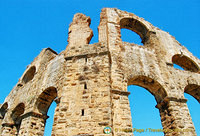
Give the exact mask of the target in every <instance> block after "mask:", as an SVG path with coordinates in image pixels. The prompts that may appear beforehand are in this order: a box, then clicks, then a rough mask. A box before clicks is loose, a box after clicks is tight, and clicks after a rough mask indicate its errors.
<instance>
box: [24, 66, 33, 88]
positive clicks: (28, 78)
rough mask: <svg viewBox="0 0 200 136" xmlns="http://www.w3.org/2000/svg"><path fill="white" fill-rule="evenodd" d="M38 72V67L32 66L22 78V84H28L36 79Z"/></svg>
mask: <svg viewBox="0 0 200 136" xmlns="http://www.w3.org/2000/svg"><path fill="white" fill-rule="evenodd" d="M35 72H36V67H35V66H32V67H30V68H29V69H28V71H27V72H26V73H25V75H24V77H23V78H22V82H23V83H25V84H26V83H28V82H29V81H31V80H32V79H33V78H34V75H35Z"/></svg>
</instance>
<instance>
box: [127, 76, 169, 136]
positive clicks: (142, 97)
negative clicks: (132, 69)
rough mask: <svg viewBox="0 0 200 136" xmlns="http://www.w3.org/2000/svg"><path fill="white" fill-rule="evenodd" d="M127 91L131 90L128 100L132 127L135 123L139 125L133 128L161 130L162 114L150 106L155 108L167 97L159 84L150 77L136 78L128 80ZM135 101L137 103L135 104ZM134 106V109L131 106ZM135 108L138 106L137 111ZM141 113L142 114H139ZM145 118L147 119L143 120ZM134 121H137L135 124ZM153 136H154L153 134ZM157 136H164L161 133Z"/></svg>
mask: <svg viewBox="0 0 200 136" xmlns="http://www.w3.org/2000/svg"><path fill="white" fill-rule="evenodd" d="M132 86H133V87H132ZM130 87H132V88H133V89H130ZM128 90H131V95H129V100H130V107H132V108H131V114H132V118H133V120H132V122H133V125H134V124H137V123H138V124H139V125H138V126H133V128H137V127H140V128H145V127H147V129H148V128H152V127H155V128H156V129H162V124H163V122H162V121H161V117H160V116H161V114H162V111H161V110H160V109H157V108H152V106H153V107H156V105H157V104H159V103H161V102H162V101H163V100H164V98H165V97H166V96H167V93H166V91H165V89H164V88H163V87H162V86H161V84H160V83H159V82H157V81H156V80H154V79H152V78H150V77H147V76H137V77H133V78H130V79H129V80H128ZM146 91H147V92H149V93H150V94H152V95H150V94H149V95H148V93H146ZM132 94H133V95H132ZM134 95H136V96H134ZM152 99H154V100H155V101H154V100H152ZM132 101H133V102H132ZM137 101H139V103H137ZM134 104H137V105H135V107H134V106H132V105H134ZM137 106H139V107H138V109H137ZM147 109H148V110H147ZM137 111H138V113H137ZM141 112H142V113H143V114H141ZM150 113H153V115H151V114H150ZM159 113H160V115H159ZM134 114H136V115H134ZM149 115H150V116H149ZM145 117H147V118H146V119H144V118H145ZM139 118H140V119H139ZM135 119H136V120H135ZM137 119H139V120H137ZM151 119H152V120H151ZM134 120H135V121H137V123H136V122H135V121H134ZM143 121H144V122H143ZM153 122H154V123H155V124H154V125H152V123H153ZM144 124H145V125H144ZM147 125H148V126H147ZM147 132H150V129H148V131H147ZM143 134H144V135H147V134H148V135H151V134H152V133H143ZM153 135H155V133H154V134H153ZM158 135H159V136H160V135H162V136H164V133H163V132H161V133H158Z"/></svg>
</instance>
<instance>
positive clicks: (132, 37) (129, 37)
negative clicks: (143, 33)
mask: <svg viewBox="0 0 200 136" xmlns="http://www.w3.org/2000/svg"><path fill="white" fill-rule="evenodd" d="M121 39H122V41H123V42H128V43H133V44H137V45H143V44H142V40H141V38H140V36H139V35H138V34H137V33H135V32H133V31H131V30H129V29H124V28H122V29H121Z"/></svg>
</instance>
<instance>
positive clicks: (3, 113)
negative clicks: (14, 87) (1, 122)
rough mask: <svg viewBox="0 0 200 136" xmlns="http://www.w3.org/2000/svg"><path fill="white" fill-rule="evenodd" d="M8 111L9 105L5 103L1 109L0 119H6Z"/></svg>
mask: <svg viewBox="0 0 200 136" xmlns="http://www.w3.org/2000/svg"><path fill="white" fill-rule="evenodd" d="M7 110H8V103H7V102H6V103H4V104H3V105H2V106H1V108H0V119H4V116H5V114H6V112H7Z"/></svg>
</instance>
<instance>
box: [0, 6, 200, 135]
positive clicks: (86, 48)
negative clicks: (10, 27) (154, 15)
mask: <svg viewBox="0 0 200 136" xmlns="http://www.w3.org/2000/svg"><path fill="white" fill-rule="evenodd" d="M100 18H101V20H100V24H99V27H98V30H99V42H98V43H95V44H89V43H90V40H91V38H92V36H93V32H92V30H91V28H90V27H89V26H90V23H91V20H90V18H89V17H87V16H85V15H83V14H80V13H79V14H76V15H75V16H74V18H73V21H72V23H71V25H70V27H69V35H68V36H69V37H68V45H67V48H66V50H65V51H63V52H61V53H60V54H57V53H56V52H55V51H53V50H52V49H50V48H47V49H44V50H42V51H41V53H40V54H39V56H38V57H36V58H35V59H34V61H33V62H32V63H31V64H30V65H29V66H28V67H27V69H26V70H25V72H24V74H23V75H22V77H21V78H20V79H19V82H18V83H17V84H16V86H15V87H14V88H13V89H12V91H11V92H10V94H9V95H8V96H7V98H6V99H5V101H4V103H3V104H2V105H0V113H1V114H0V134H1V135H2V136H8V135H9V136H12V135H13V136H14V135H18V136H27V135H29V136H36V135H38V136H42V135H43V134H44V129H45V123H46V120H47V119H48V116H47V112H48V108H49V106H50V105H51V103H52V102H53V101H55V102H56V104H57V107H56V109H55V114H54V124H53V130H52V136H83V135H84V136H85V135H87V136H104V135H105V136H121V135H123V136H132V135H133V133H132V132H131V129H132V127H133V126H134V124H132V118H131V111H130V106H129V99H128V95H129V94H130V92H128V91H127V86H128V85H138V86H141V87H144V88H146V89H147V90H148V91H149V92H150V93H151V94H152V95H153V96H154V97H155V99H156V102H157V105H156V108H158V109H159V111H160V117H161V118H160V119H161V122H162V126H163V129H164V130H165V131H164V133H165V135H166V136H172V135H173V136H196V133H195V128H194V125H193V123H192V119H191V117H190V113H189V110H188V107H187V100H186V99H185V98H184V92H186V93H188V94H190V95H192V96H193V97H194V98H196V100H197V101H199V102H200V80H199V79H200V75H199V74H200V72H199V67H200V60H199V59H198V58H196V57H194V56H193V55H192V53H190V52H189V51H188V50H187V49H186V48H185V47H184V46H182V45H181V44H180V43H179V42H178V41H176V40H175V38H174V37H172V36H171V35H170V34H169V33H167V32H164V31H162V30H160V29H159V28H156V27H154V26H153V25H152V24H150V23H149V22H147V21H145V20H144V19H143V18H140V17H138V16H136V15H134V14H132V13H128V12H125V11H121V10H118V9H113V8H104V9H102V12H101V16H100ZM121 29H130V30H132V31H133V32H135V33H137V34H138V35H139V36H140V37H141V41H142V43H143V46H139V45H136V44H134V43H126V42H123V41H122V40H121ZM174 64H177V65H179V66H181V67H183V68H184V70H178V69H175V68H174V67H173V65H174ZM133 120H134V118H133ZM106 126H109V127H110V128H111V129H112V132H111V133H110V134H106V133H105V132H104V128H105V127H106ZM122 130H129V131H122ZM186 130H187V131H186Z"/></svg>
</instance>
